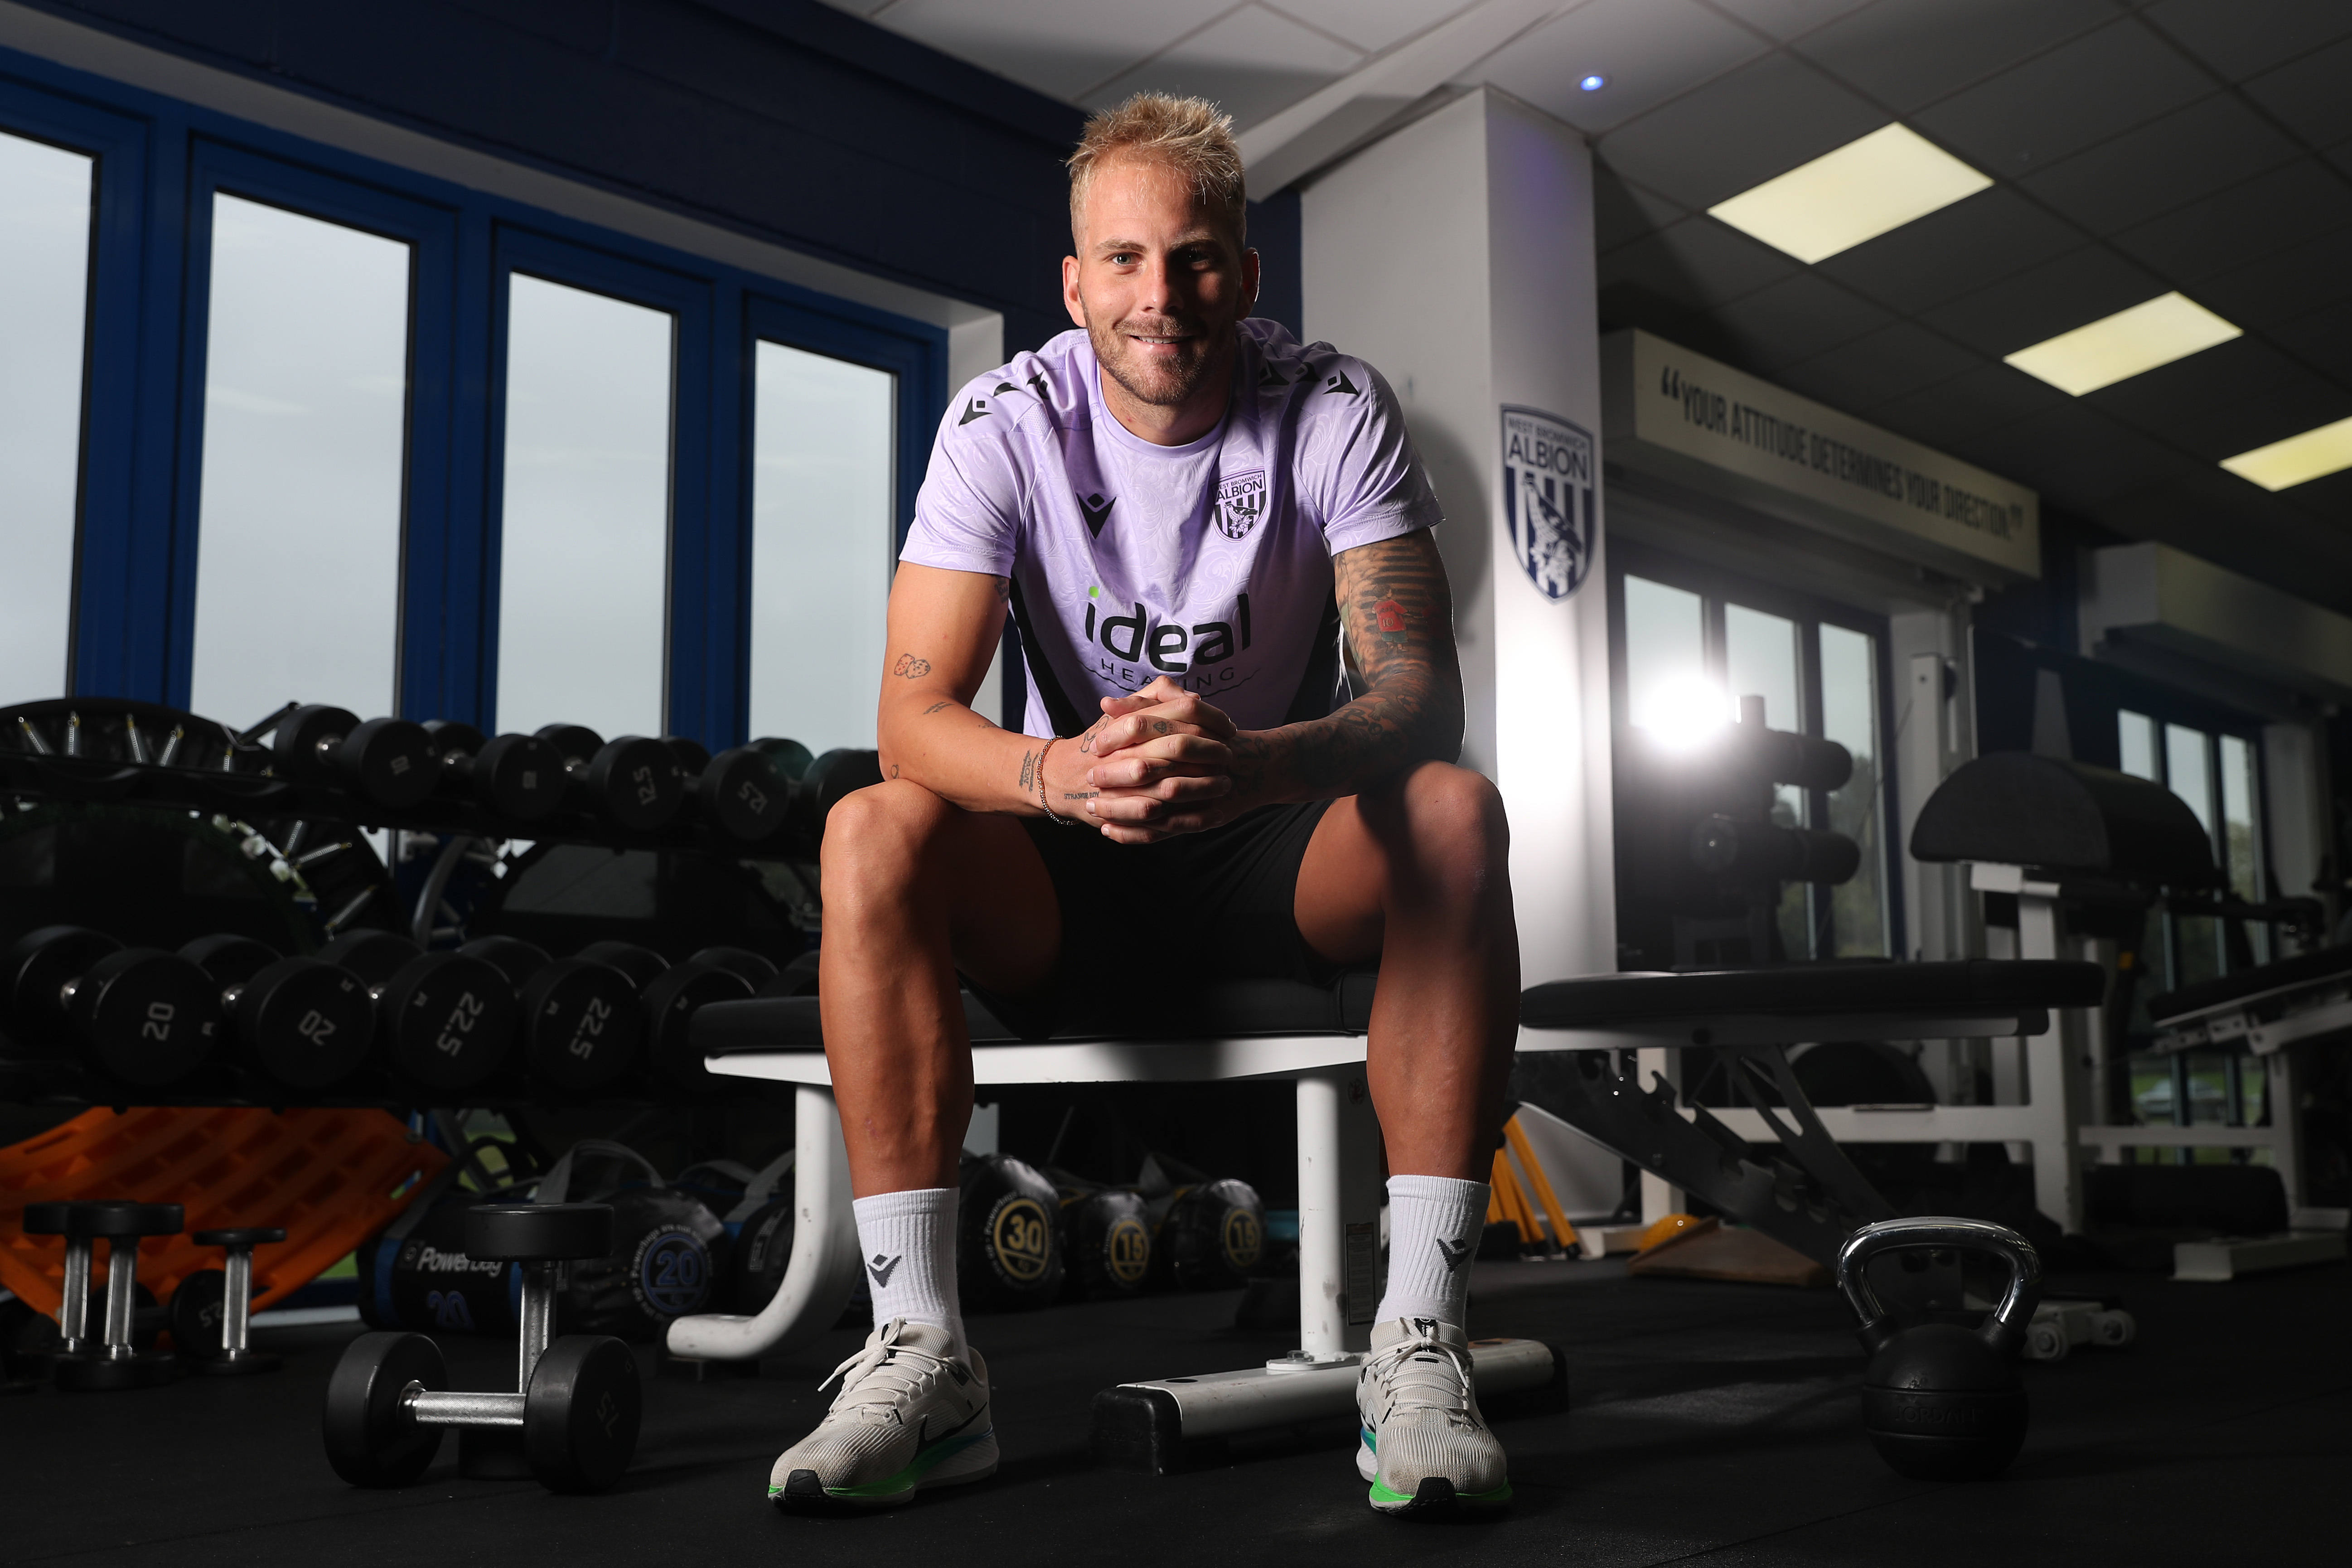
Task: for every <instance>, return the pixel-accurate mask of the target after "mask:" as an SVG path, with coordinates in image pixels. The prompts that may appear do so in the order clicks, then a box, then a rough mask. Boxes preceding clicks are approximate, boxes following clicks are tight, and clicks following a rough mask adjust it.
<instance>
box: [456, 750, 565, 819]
mask: <svg viewBox="0 0 2352 1568" xmlns="http://www.w3.org/2000/svg"><path fill="white" fill-rule="evenodd" d="M569 776H570V775H568V774H567V773H565V772H564V771H563V755H562V752H559V751H557V750H556V748H555V747H554V746H552V745H550V744H549V743H548V742H545V741H542V740H541V739H540V738H539V737H538V736H536V735H500V736H499V738H498V739H497V740H495V741H491V742H488V743H487V744H485V745H484V746H483V747H482V749H481V751H480V752H478V753H477V755H476V756H475V759H474V766H473V773H472V788H473V792H474V798H475V799H477V800H478V801H480V802H481V803H482V804H483V805H487V806H488V807H489V808H490V809H491V810H492V811H494V812H496V813H497V814H498V815H499V816H502V817H504V818H506V819H507V820H508V821H509V822H540V821H543V820H545V819H546V818H547V817H548V816H550V815H551V814H552V813H553V812H554V811H555V810H556V809H557V808H558V807H560V806H562V804H563V786H564V784H565V783H566V781H567V780H568V778H569Z"/></svg>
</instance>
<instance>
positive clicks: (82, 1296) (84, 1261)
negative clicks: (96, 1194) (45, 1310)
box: [58, 1236, 90, 1355]
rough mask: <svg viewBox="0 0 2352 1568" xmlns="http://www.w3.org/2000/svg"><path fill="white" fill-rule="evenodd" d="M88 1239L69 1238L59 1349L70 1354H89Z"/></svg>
mask: <svg viewBox="0 0 2352 1568" xmlns="http://www.w3.org/2000/svg"><path fill="white" fill-rule="evenodd" d="M89 1255H90V1239H89V1237H86V1236H68V1237H66V1279H65V1292H66V1294H65V1300H63V1301H60V1302H59V1303H58V1350H59V1351H60V1352H63V1353H65V1354H67V1355H87V1354H88V1353H89Z"/></svg>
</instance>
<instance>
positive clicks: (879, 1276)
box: [866, 1252, 907, 1290]
mask: <svg viewBox="0 0 2352 1568" xmlns="http://www.w3.org/2000/svg"><path fill="white" fill-rule="evenodd" d="M906 1261H907V1259H906V1258H905V1256H904V1255H903V1254H902V1255H900V1256H899V1257H897V1258H885V1257H883V1256H882V1255H881V1254H880V1253H878V1252H877V1253H876V1254H875V1255H874V1261H873V1262H871V1263H869V1264H867V1265H866V1272H867V1273H868V1274H871V1275H872V1276H874V1288H875V1289H877V1290H887V1289H889V1288H890V1276H891V1275H893V1274H896V1273H897V1272H898V1265H900V1264H901V1263H904V1262H906Z"/></svg>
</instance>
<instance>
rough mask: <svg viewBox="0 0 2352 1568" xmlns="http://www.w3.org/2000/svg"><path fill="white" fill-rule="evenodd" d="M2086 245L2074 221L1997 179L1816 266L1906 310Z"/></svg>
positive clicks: (1924, 306) (1882, 301)
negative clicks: (2064, 219)
mask: <svg viewBox="0 0 2352 1568" xmlns="http://www.w3.org/2000/svg"><path fill="white" fill-rule="evenodd" d="M2082 243H2083V237H2082V235H2081V234H2080V233H2079V232H2078V231H2077V230H2075V229H2074V227H2072V226H2069V225H2067V224H2065V223H2063V222H2062V221H2060V220H2059V219H2057V218H2054V217H2053V216H2050V215H2049V214H2048V213H2046V212H2044V211H2042V209H2041V208H2040V207H2037V206H2035V205H2033V204H2032V202H2029V201H2027V200H2026V199H2025V198H2024V197H2022V196H2021V195H2018V194H2017V193H2016V192H2015V191H2013V190H2011V189H2010V188H2009V187H2007V186H2005V185H1995V186H1994V187H1993V188H1992V189H1990V190H1989V191H1979V192H1978V193H1977V194H1976V195H1973V196H1970V197H1969V198H1968V199H1967V200H1966V201H1962V202H1955V203H1953V204H1952V205H1950V206H1948V207H1945V208H1942V209H1941V210H1939V211H1937V212H1932V213H1929V214H1928V215H1927V216H1926V217H1923V218H1919V219H1917V220H1916V221H1914V222H1911V223H1907V224H1905V225H1904V226H1902V227H1901V228H1898V229H1895V230H1893V231H1892V232H1890V233H1887V234H1883V235H1881V236H1879V237H1877V238H1876V239H1873V240H1867V241H1865V242H1864V243H1863V244H1861V245H1857V246H1855V247H1853V249H1852V250H1843V251H1840V252H1839V253H1838V254H1837V255H1835V256H1832V257H1831V258H1828V259H1827V260H1825V261H1822V262H1820V263H1818V264H1817V265H1818V267H1819V269H1820V271H1821V272H1822V274H1823V275H1824V276H1826V277H1830V278H1833V279H1837V280H1838V281H1839V282H1841V283H1843V284H1845V285H1847V286H1848V287H1849V288H1853V289H1860V290H1861V291H1862V292H1864V294H1867V295H1869V296H1870V297H1871V298H1872V299H1874V300H1877V301H1878V302H1879V303H1880V304H1882V305H1885V306H1886V307H1887V308H1888V309H1890V310H1897V311H1900V312H1902V313H1904V314H1906V315H1908V314H1910V313H1912V312H1914V311H1917V310H1927V309H1928V308H1929V307H1930V306H1934V305H1938V304H1941V303H1942V302H1943V301H1945V300H1952V299H1957V298H1958V296H1960V295H1962V294H1965V293H1967V292H1969V290H1970V289H1979V288H1982V287H1983V286H1984V285H1985V284H1987V283H1989V282H1990V281H1992V280H1993V279H1997V278H2003V277H2006V276H2008V275H2009V274H2010V273H2012V272H2016V271H2020V270H2021V269H2022V268H2028V267H2032V266H2033V265H2034V264H2035V263H2037V262H2041V261H2046V260H2048V259H2050V258H2052V257H2054V256H2061V255H2063V254H2064V253H2066V252H2067V251H2070V250H2073V249H2075V248H2077V247H2080V246H2081V245H2082Z"/></svg>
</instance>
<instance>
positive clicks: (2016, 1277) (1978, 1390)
mask: <svg viewBox="0 0 2352 1568" xmlns="http://www.w3.org/2000/svg"><path fill="white" fill-rule="evenodd" d="M1911 1247H1952V1248H1956V1249H1958V1250H1961V1251H1969V1252H1990V1253H1991V1254H1992V1255H1993V1256H1994V1257H1996V1258H2001V1259H2002V1260H2004V1261H2005V1262H2007V1263H2008V1265H2009V1289H2007V1290H2006V1291H2005V1292H2003V1294H2002V1296H2001V1299H2000V1305H1999V1306H1998V1307H1995V1308H1994V1309H1993V1310H1992V1312H1991V1314H1990V1316H1989V1317H1987V1318H1986V1319H1985V1321H1984V1325H1983V1326H1982V1327H1981V1328H1979V1329H1975V1330H1969V1329H1964V1328H1961V1327H1959V1326H1958V1324H1954V1323H1921V1324H1919V1325H1917V1326H1916V1327H1914V1328H1908V1329H1901V1330H1898V1329H1896V1328H1895V1321H1894V1319H1893V1317H1892V1315H1891V1314H1889V1313H1888V1312H1887V1310H1886V1309H1885V1307H1883V1306H1881V1305H1880V1304H1879V1300H1878V1297H1877V1295H1876V1293H1875V1292H1874V1291H1873V1290H1872V1289H1871V1288H1870V1279H1869V1277H1868V1276H1867V1274H1866V1273H1865V1272H1864V1269H1865V1267H1866V1266H1867V1265H1868V1264H1869V1262H1870V1260H1871V1259H1872V1258H1875V1257H1876V1256H1878V1254H1880V1253H1882V1252H1895V1251H1900V1250H1903V1249H1906V1248H1911ZM1837 1282H1838V1289H1841V1290H1843V1291H1844V1292H1845V1299H1846V1300H1847V1301H1848V1302H1849V1303H1850V1304H1851V1305H1852V1306H1853V1310H1854V1316H1856V1317H1857V1318H1859V1319H1861V1320H1862V1327H1861V1329H1860V1330H1859V1331H1858V1332H1857V1335H1856V1337H1857V1338H1859V1339H1860V1340H1861V1341H1862V1348H1863V1350H1864V1352H1866V1353H1867V1354H1868V1355H1869V1357H1870V1367H1869V1370H1868V1371H1866V1372H1865V1373H1864V1374H1863V1383H1862V1424H1863V1428H1864V1430H1865V1431H1867V1432H1868V1433H1869V1434H1870V1441H1871V1446H1872V1447H1875V1448H1876V1449H1877V1450H1878V1457H1879V1458H1882V1459H1884V1460H1885V1461H1886V1462H1887V1464H1888V1465H1890V1466H1891V1467H1893V1468H1894V1469H1895V1473H1896V1474H1897V1475H1903V1476H1908V1477H1910V1478H1911V1479H1913V1480H1919V1481H1974V1480H1990V1479H1992V1478H1993V1477H1995V1476H1997V1475H1999V1474H2000V1472H2001V1471H2003V1470H2004V1469H2007V1468H2009V1462H2010V1461H2011V1459H2014V1458H2017V1450H2018V1449H2019V1448H2020V1447H2023V1445H2024V1443H2025V1415H2026V1411H2025V1387H2024V1384H2022V1383H2021V1382H2020V1381H2019V1379H2018V1375H2017V1352H2019V1351H2020V1350H2021V1349H2022V1348H2023V1346H2024V1344H2025V1331H2026V1327H2027V1325H2028V1324H2029V1323H2031V1322H2032V1320H2033V1308H2034V1304H2035V1303H2036V1302H2038V1301H2040V1300H2041V1299H2042V1258H2041V1257H2040V1255H2039V1254H2037V1253H2036V1252H2035V1251H2034V1250H2033V1244H2032V1242H2030V1241H2028V1240H2026V1239H2025V1237H2021V1236H2020V1235H2018V1234H2017V1232H2015V1231H2013V1230H2010V1229H2008V1228H2006V1227H2005V1226H1998V1225H1991V1224H1988V1223H1987V1222H1985V1221H1983V1220H1978V1219H1955V1218H1945V1217H1929V1218H1921V1219H1889V1220H1881V1221H1879V1222H1878V1223H1877V1224H1875V1225H1866V1226H1863V1227H1862V1228H1861V1229H1860V1230H1857V1231H1855V1232H1854V1233H1853V1235H1852V1236H1850V1237H1846V1240H1845V1245H1844V1246H1843V1247H1840V1248H1838V1259H1837Z"/></svg>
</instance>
